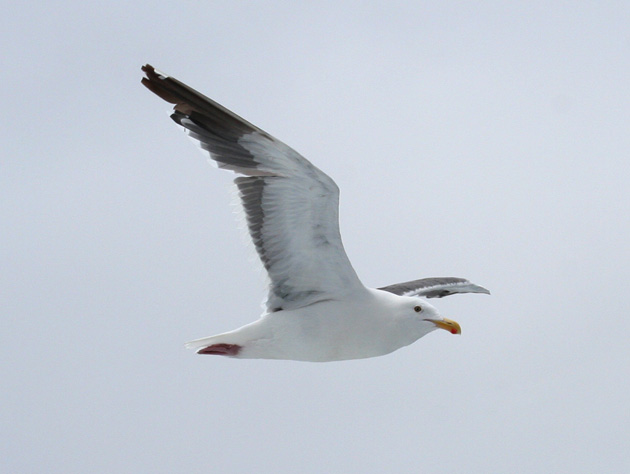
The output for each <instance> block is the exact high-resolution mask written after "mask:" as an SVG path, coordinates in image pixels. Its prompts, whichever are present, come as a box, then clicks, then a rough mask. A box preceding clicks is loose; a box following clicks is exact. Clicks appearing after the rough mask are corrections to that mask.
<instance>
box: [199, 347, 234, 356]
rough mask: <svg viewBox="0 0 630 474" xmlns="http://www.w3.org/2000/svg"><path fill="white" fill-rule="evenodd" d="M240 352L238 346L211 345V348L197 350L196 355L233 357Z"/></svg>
mask: <svg viewBox="0 0 630 474" xmlns="http://www.w3.org/2000/svg"><path fill="white" fill-rule="evenodd" d="M240 350H241V346H239V345H238V344H212V345H211V346H208V347H204V348H203V349H199V350H198V351H197V354H214V355H224V356H235V355H236V354H238V353H239V351H240Z"/></svg>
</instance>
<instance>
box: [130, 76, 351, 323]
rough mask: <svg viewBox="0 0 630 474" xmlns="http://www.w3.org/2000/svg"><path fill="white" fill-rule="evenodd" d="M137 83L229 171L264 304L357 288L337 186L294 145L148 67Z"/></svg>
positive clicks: (273, 307) (303, 301)
mask: <svg viewBox="0 0 630 474" xmlns="http://www.w3.org/2000/svg"><path fill="white" fill-rule="evenodd" d="M142 70H143V71H144V72H145V73H146V76H147V77H145V78H143V79H142V83H143V84H144V85H145V86H146V87H147V88H148V89H150V90H151V91H152V92H154V93H155V94H157V95H158V96H160V97H161V98H163V99H164V100H166V101H167V102H171V103H173V104H175V112H174V113H173V114H172V115H171V118H172V119H173V120H174V121H175V122H176V123H178V124H179V125H181V126H182V127H184V128H185V129H186V130H187V131H188V133H189V134H190V136H192V137H193V138H195V139H196V140H198V141H199V142H200V144H201V147H202V148H203V149H204V150H206V151H208V152H209V154H210V157H211V158H212V159H213V160H215V161H216V162H217V164H218V166H219V167H220V168H224V169H228V170H231V171H234V172H236V173H239V174H241V175H245V176H242V177H239V178H236V180H235V183H236V185H237V187H238V190H239V193H240V196H241V201H242V204H243V207H244V209H245V214H246V216H247V224H248V228H249V233H250V235H251V238H252V240H253V241H254V245H255V247H256V250H257V252H258V255H259V257H260V259H261V261H262V263H263V265H264V266H265V269H266V270H267V273H268V274H269V277H270V280H271V284H270V289H269V295H268V298H267V302H266V304H267V308H268V310H269V311H278V310H281V309H294V308H299V307H302V306H307V305H309V304H312V303H315V302H317V301H322V300H327V299H335V298H338V297H342V296H343V295H344V294H347V293H348V292H350V291H353V290H354V289H355V288H358V287H363V285H362V284H361V282H360V281H359V278H358V277H357V275H356V273H355V271H354V269H353V268H352V265H351V264H350V261H349V260H348V257H347V256H346V253H345V251H344V248H343V245H342V243H341V236H340V234H339V215H338V208H339V189H338V188H337V185H336V184H335V182H334V181H333V180H332V179H331V178H329V177H328V176H327V175H326V174H324V173H323V172H322V171H320V170H319V169H317V168H316V167H315V166H313V165H312V164H311V163H310V162H309V161H307V160H306V159H305V158H303V157H302V156H301V155H300V154H298V153H297V152H296V151H295V150H293V149H292V148H290V147H288V146H287V145H285V144H284V143H282V142H281V141H279V140H277V139H275V138H274V137H272V136H271V135H269V134H268V133H266V132H264V131H263V130H261V129H259V128H258V127H256V126H255V125H252V124H251V123H249V122H247V121H246V120H244V119H242V118H241V117H239V116H238V115H236V114H234V113H232V112H231V111H229V110H228V109H226V108H224V107H222V106H221V105H219V104H217V103H216V102H214V101H213V100H212V99H209V98H208V97H205V96H204V95H202V94H200V93H199V92H197V91H195V90H194V89H192V88H190V87H188V86H187V85H185V84H183V83H181V82H179V81H178V80H176V79H174V78H172V77H168V76H166V75H164V74H162V73H160V72H158V71H156V70H155V69H154V68H153V67H151V66H149V65H146V66H144V67H143V68H142Z"/></svg>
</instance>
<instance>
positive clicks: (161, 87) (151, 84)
mask: <svg viewBox="0 0 630 474" xmlns="http://www.w3.org/2000/svg"><path fill="white" fill-rule="evenodd" d="M142 71H144V73H145V74H146V77H143V78H142V81H141V82H142V85H143V86H145V87H146V88H147V89H149V90H150V91H151V92H153V93H154V94H155V95H157V96H158V97H161V98H162V99H164V100H165V101H166V102H170V103H171V104H177V103H178V102H180V100H179V99H178V98H177V97H175V96H174V95H172V94H171V93H169V91H168V89H167V88H166V86H165V84H164V81H165V80H166V79H168V76H163V75H161V74H159V73H158V72H157V71H156V70H155V68H154V67H153V66H151V65H150V64H145V65H144V66H142Z"/></svg>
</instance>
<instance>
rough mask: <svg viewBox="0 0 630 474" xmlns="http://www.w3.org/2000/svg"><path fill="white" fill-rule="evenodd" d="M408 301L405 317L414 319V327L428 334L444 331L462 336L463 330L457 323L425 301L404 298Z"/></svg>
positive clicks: (405, 307) (405, 305) (415, 298)
mask: <svg viewBox="0 0 630 474" xmlns="http://www.w3.org/2000/svg"><path fill="white" fill-rule="evenodd" d="M403 298H405V300H407V301H406V302H405V304H404V308H403V311H404V312H406V314H405V317H407V318H410V319H412V321H413V322H414V325H419V326H420V328H421V330H422V331H423V332H424V333H425V334H427V333H429V332H431V331H433V330H435V329H444V330H446V331H448V332H450V333H451V334H461V333H462V328H461V327H460V326H459V324H458V323H457V322H455V321H452V320H450V319H447V318H445V317H443V316H441V315H440V313H439V312H438V310H437V309H436V308H435V307H434V306H432V305H430V304H429V303H427V301H426V300H425V299H422V298H419V297H403Z"/></svg>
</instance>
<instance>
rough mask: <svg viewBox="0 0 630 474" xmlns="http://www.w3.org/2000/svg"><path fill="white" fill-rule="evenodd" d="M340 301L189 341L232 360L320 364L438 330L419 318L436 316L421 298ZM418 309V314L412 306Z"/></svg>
mask: <svg viewBox="0 0 630 474" xmlns="http://www.w3.org/2000/svg"><path fill="white" fill-rule="evenodd" d="M348 296H349V297H348V298H345V299H341V300H327V301H320V302H318V303H313V304H311V305H308V306H304V307H301V308H297V309H292V310H284V311H277V312H273V313H264V314H263V315H262V316H261V318H260V319H258V320H257V321H254V322H252V323H250V324H247V325H245V326H242V327H240V328H238V329H235V330H233V331H229V332H226V333H223V334H218V335H216V336H211V337H208V338H203V339H198V340H196V341H192V342H189V343H188V344H187V347H189V348H191V349H202V348H206V347H211V346H213V345H215V344H228V345H235V346H238V347H240V350H239V351H238V352H237V353H235V354H233V357H237V358H242V359H289V360H302V361H310V362H323V361H333V360H346V359H362V358H366V357H376V356H381V355H384V354H389V353H390V352H393V351H395V350H397V349H400V348H401V347H404V346H407V345H409V344H411V343H413V342H415V341H416V340H417V339H419V338H420V337H422V336H424V335H425V334H428V333H429V332H431V331H433V330H435V329H437V328H438V326H436V325H435V324H434V323H430V322H428V321H426V322H425V323H424V324H421V323H419V321H418V320H419V319H430V318H435V317H439V316H438V315H437V312H436V311H435V309H434V308H433V307H432V306H431V305H430V304H429V303H427V302H426V301H425V300H423V299H422V298H418V297H407V296H398V295H394V294H392V293H387V292H385V291H381V290H376V289H371V288H363V289H359V290H357V291H356V292H354V293H352V294H350V295H348ZM416 306H420V307H421V308H422V311H421V312H420V313H418V312H416V311H414V307H416Z"/></svg>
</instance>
